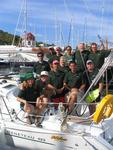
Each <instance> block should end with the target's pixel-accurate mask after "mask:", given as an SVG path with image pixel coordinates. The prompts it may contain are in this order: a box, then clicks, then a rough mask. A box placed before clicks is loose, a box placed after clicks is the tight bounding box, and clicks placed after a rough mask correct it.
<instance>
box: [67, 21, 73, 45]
mask: <svg viewBox="0 0 113 150" xmlns="http://www.w3.org/2000/svg"><path fill="white" fill-rule="evenodd" d="M71 32H72V19H71V22H70V28H69V35H68V42H67V43H68V44H67V45H70V40H71Z"/></svg>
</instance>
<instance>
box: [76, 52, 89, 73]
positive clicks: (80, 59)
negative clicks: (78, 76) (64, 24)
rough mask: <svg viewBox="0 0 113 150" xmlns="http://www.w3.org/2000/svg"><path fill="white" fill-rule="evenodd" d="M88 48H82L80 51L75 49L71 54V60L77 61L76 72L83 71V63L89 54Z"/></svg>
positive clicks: (84, 63)
mask: <svg viewBox="0 0 113 150" xmlns="http://www.w3.org/2000/svg"><path fill="white" fill-rule="evenodd" d="M89 53H90V52H89V51H88V50H84V51H82V52H81V53H80V51H79V50H76V51H75V54H74V56H73V61H75V62H76V63H77V72H83V71H85V65H86V61H87V60H88V55H89Z"/></svg>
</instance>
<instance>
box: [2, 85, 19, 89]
mask: <svg viewBox="0 0 113 150" xmlns="http://www.w3.org/2000/svg"><path fill="white" fill-rule="evenodd" d="M14 87H16V86H15V85H12V84H9V85H6V86H4V87H3V88H5V89H7V90H9V89H11V88H14Z"/></svg>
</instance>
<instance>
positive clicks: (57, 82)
mask: <svg viewBox="0 0 113 150" xmlns="http://www.w3.org/2000/svg"><path fill="white" fill-rule="evenodd" d="M64 76H65V74H64V72H62V71H60V70H57V72H54V71H50V73H49V84H51V85H53V86H54V87H55V88H57V89H60V88H62V87H63V81H64Z"/></svg>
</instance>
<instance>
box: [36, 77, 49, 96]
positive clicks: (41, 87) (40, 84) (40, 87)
mask: <svg viewBox="0 0 113 150" xmlns="http://www.w3.org/2000/svg"><path fill="white" fill-rule="evenodd" d="M47 84H48V82H42V81H41V80H40V79H38V80H36V88H37V90H38V91H39V95H43V94H45V88H46V86H47Z"/></svg>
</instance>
